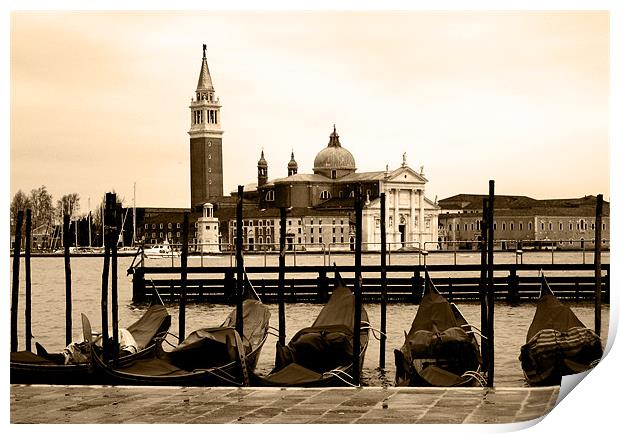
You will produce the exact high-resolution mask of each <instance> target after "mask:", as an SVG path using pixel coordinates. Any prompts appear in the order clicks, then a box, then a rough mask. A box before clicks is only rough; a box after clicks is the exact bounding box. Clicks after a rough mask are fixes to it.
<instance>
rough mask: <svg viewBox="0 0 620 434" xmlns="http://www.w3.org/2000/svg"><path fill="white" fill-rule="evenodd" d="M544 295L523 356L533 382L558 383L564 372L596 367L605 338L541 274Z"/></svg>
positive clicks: (567, 373) (522, 353)
mask: <svg viewBox="0 0 620 434" xmlns="http://www.w3.org/2000/svg"><path fill="white" fill-rule="evenodd" d="M541 280H542V281H541V287H540V297H539V298H538V302H537V304H536V313H535V314H534V319H533V320H532V324H531V325H530V328H529V330H528V331H527V340H526V344H525V345H523V346H522V347H521V354H520V355H519V360H520V361H521V368H522V369H523V374H524V375H525V380H526V381H527V383H528V384H529V385H531V386H548V385H558V384H560V383H561V381H562V376H564V375H571V374H577V373H580V372H583V371H586V370H588V369H590V368H592V367H594V366H595V365H596V364H597V363H598V361H599V360H600V358H601V357H602V356H603V345H602V342H601V338H600V337H599V336H598V335H597V334H596V333H594V331H593V330H591V329H589V328H587V327H585V326H584V325H583V323H582V322H581V321H580V320H579V318H577V316H576V315H575V313H574V312H573V311H572V310H571V309H570V307H568V306H566V305H564V304H563V303H562V302H560V301H559V300H558V299H557V297H556V296H555V294H554V293H553V291H552V290H551V288H550V287H549V284H548V283H547V279H546V278H545V276H544V275H542V278H541Z"/></svg>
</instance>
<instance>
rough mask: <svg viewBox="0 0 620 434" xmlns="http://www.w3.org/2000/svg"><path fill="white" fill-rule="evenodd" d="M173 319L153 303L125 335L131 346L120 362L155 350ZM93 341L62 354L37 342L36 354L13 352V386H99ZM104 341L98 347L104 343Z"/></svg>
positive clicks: (122, 350) (123, 352)
mask: <svg viewBox="0 0 620 434" xmlns="http://www.w3.org/2000/svg"><path fill="white" fill-rule="evenodd" d="M170 324H171V318H170V315H169V314H168V311H167V310H166V308H165V307H164V306H163V305H161V304H152V305H151V306H150V307H149V308H148V309H147V310H146V312H145V313H144V315H142V317H140V318H139V319H138V320H137V321H136V322H134V323H133V324H131V325H130V326H129V327H127V329H126V332H123V334H124V335H125V336H126V337H127V340H128V344H129V345H127V346H126V347H125V348H123V347H121V349H120V352H119V355H118V359H119V361H120V362H121V363H128V362H130V361H132V360H136V359H139V358H142V357H147V356H148V355H149V354H151V353H153V352H154V351H155V339H156V338H157V337H158V336H163V335H165V334H166V333H167V332H168V329H169V328H170ZM91 341H92V338H91V340H90V341H87V340H86V339H85V340H84V342H80V343H73V344H71V345H70V346H68V347H67V348H66V349H65V351H64V352H62V353H48V352H47V351H46V350H45V348H44V347H43V346H42V345H41V344H39V343H38V342H37V343H35V347H36V353H33V352H31V351H16V352H11V371H10V372H11V374H10V375H11V384H99V383H101V378H100V377H99V376H98V375H97V372H96V371H94V370H93V369H92V365H91V362H92V361H91V359H90V348H89V347H90V342H91ZM100 341H101V339H99V340H98V341H97V342H96V345H100V344H101V342H100Z"/></svg>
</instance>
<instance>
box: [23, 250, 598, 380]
mask: <svg viewBox="0 0 620 434" xmlns="http://www.w3.org/2000/svg"><path fill="white" fill-rule="evenodd" d="M528 253H529V252H528ZM536 254H537V255H539V256H538V257H536V256H535V255H536ZM586 254H587V255H590V256H591V253H590V252H588V253H586ZM291 256H292V255H289V257H287V264H288V263H290V264H292V259H294V258H291ZM608 258H609V256H608V252H606V254H604V255H603V263H608V261H609V259H608ZM582 259H583V258H582V253H581V252H577V253H575V252H573V253H566V252H562V253H558V252H556V253H555V258H554V260H555V262H556V263H581V261H582ZM590 259H591V258H589V257H587V260H588V261H589V260H590ZM264 260H265V258H264V257H263V256H260V255H255V256H251V255H248V256H247V257H246V265H262V264H263V263H264ZM296 260H297V264H322V263H323V261H324V258H323V257H322V256H320V255H312V256H308V255H297V258H296ZM391 260H392V263H393V264H394V263H406V262H411V261H414V262H417V260H418V258H417V255H392V258H391ZM514 260H515V258H514V253H505V254H496V257H495V262H496V263H514ZM131 261H132V258H126V257H125V258H119V259H118V277H119V279H118V294H119V318H120V323H121V324H120V326H121V327H126V326H127V325H129V324H131V323H132V322H133V321H135V320H137V319H138V318H139V317H140V316H141V315H142V313H143V312H144V311H145V309H146V307H147V306H146V305H143V304H142V305H135V304H133V303H132V301H131V277H130V276H127V275H126V273H125V271H126V269H127V267H128V266H129V265H130V264H131ZM176 261H177V262H176V265H178V259H176ZM200 261H201V259H200V258H199V257H190V259H189V265H190V266H192V265H200ZM202 261H203V263H204V264H207V263H209V264H211V265H229V264H230V262H229V261H230V259H229V258H228V257H225V256H219V257H204V258H203V259H202ZM331 261H332V262H333V261H336V262H337V263H338V264H340V265H345V264H346V265H352V264H353V256H352V255H346V256H344V255H337V256H335V255H332V258H331ZM439 261H441V263H446V262H447V263H453V262H452V261H453V255H452V254H449V253H444V254H440V255H430V256H429V258H427V263H440V262H439ZM477 261H479V256H478V255H476V254H475V253H472V254H459V255H458V258H457V263H459V264H461V263H477ZM528 261H529V262H532V263H534V262H541V263H551V260H550V256H549V254H548V253H547V254H544V253H540V252H539V253H529V257H526V258H525V261H524V262H528ZM267 263H268V265H276V264H277V257H276V256H275V255H270V256H267ZM375 263H378V255H374V254H368V255H365V256H364V264H375ZM590 263H591V262H590ZM148 265H160V266H163V265H170V259H167V260H166V259H158V260H152V261H150V262H149V263H148ZM102 268H103V258H88V257H73V258H71V272H72V293H73V297H72V315H73V334H72V337H73V340H81V339H82V332H81V321H80V314H81V313H85V314H86V315H87V316H88V317H89V319H90V321H91V323H92V324H93V327H94V329H98V328H99V327H100V326H99V327H98V325H100V324H101V307H100V306H101V272H102ZM31 270H32V300H33V301H32V334H33V336H34V339H35V340H36V341H38V342H40V343H42V344H43V345H44V346H45V347H46V348H47V349H48V350H49V351H60V350H61V349H62V348H64V346H65V313H64V312H65V275H64V262H63V258H56V257H55V258H32V259H31ZM20 280H21V283H20V300H19V301H20V305H19V320H18V338H19V348H20V349H23V348H24V347H25V344H24V314H23V312H24V297H25V293H24V286H25V283H24V265H23V261H22V265H21V269H20ZM268 306H269V309H270V311H271V321H270V325H271V326H273V327H275V328H276V329H277V328H278V308H277V305H276V304H270V305H268ZM458 306H459V308H460V310H461V312H462V313H463V315H464V316H465V318H466V319H467V320H468V321H469V322H470V323H472V324H473V325H475V326H476V327H480V307H479V305H477V304H476V303H474V302H471V303H465V302H461V303H459V304H458ZM570 306H571V307H572V308H573V310H574V312H575V314H576V315H577V316H578V317H579V318H580V319H581V321H582V322H583V323H584V324H585V325H586V326H587V327H591V328H594V306H593V303H588V302H580V303H573V304H570ZM365 308H366V311H367V312H368V316H369V319H370V322H371V325H372V326H374V327H375V328H377V329H378V328H379V324H380V305H379V304H367V305H365ZM168 309H169V311H170V313H171V315H172V317H173V320H172V328H171V332H173V333H175V334H178V322H177V318H178V305H175V304H170V305H168ZM320 309H321V305H315V304H307V303H299V304H289V305H287V306H286V336H287V341H288V339H290V338H291V337H292V336H293V335H294V334H295V332H297V330H299V329H300V328H303V327H307V326H310V325H311V324H312V322H313V321H314V318H316V316H317V314H318V312H319V310H320ZM231 310H232V307H231V306H226V305H212V304H191V303H190V304H189V305H188V306H187V310H186V335H187V334H189V332H191V331H192V330H195V329H197V328H200V327H207V326H218V325H220V324H221V323H222V322H223V321H224V319H225V318H226V317H227V315H228V314H229V313H230V311H231ZM416 310H417V306H416V305H409V304H401V303H399V304H388V306H387V334H388V337H387V341H386V355H385V360H386V369H385V372H384V373H382V372H380V371H379V370H378V369H377V368H378V365H379V341H378V340H376V339H374V338H373V337H372V335H371V338H370V341H369V345H368V350H367V352H366V358H365V363H364V370H363V376H364V381H365V383H366V384H368V385H371V386H380V385H391V384H393V380H394V355H393V354H394V353H393V350H394V349H395V348H400V347H401V345H402V343H403V338H404V333H405V332H406V331H408V330H409V328H410V326H411V322H412V321H413V317H414V315H415V313H416ZM534 310H535V305H534V303H522V304H521V305H519V306H509V305H507V304H505V303H496V306H495V385H496V386H504V387H508V386H516V387H520V386H525V385H526V383H525V380H524V378H523V374H522V371H521V367H520V364H519V360H518V357H519V349H520V347H521V345H523V344H524V343H525V335H526V333H527V329H528V327H529V325H530V322H531V320H532V318H533V316H534ZM608 320H609V306H608V305H604V306H603V309H602V333H601V334H602V336H601V337H602V339H603V341H606V339H607V331H608ZM276 340H277V338H276V337H275V336H269V338H268V339H267V342H266V343H265V346H264V347H263V350H262V353H261V356H260V359H259V362H258V365H257V371H258V373H261V374H265V373H268V372H269V371H270V370H271V369H272V367H273V362H274V358H275V343H276Z"/></svg>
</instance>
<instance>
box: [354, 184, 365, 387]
mask: <svg viewBox="0 0 620 434" xmlns="http://www.w3.org/2000/svg"><path fill="white" fill-rule="evenodd" d="M362 206H363V201H362V188H361V186H358V187H357V188H356V194H355V283H354V294H355V314H354V318H353V384H355V385H357V386H359V385H360V384H361V381H360V380H361V372H360V333H361V323H362Z"/></svg>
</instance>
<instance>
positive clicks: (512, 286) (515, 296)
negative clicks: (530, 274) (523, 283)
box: [507, 265, 520, 304]
mask: <svg viewBox="0 0 620 434" xmlns="http://www.w3.org/2000/svg"><path fill="white" fill-rule="evenodd" d="M507 299H508V300H507V301H508V303H510V304H518V303H519V301H520V297H519V276H518V275H517V266H516V265H515V266H514V267H511V268H510V275H509V276H508V296H507Z"/></svg>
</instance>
